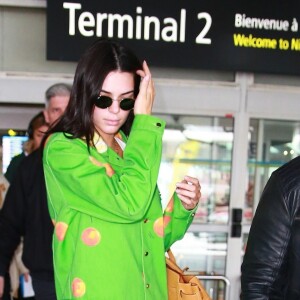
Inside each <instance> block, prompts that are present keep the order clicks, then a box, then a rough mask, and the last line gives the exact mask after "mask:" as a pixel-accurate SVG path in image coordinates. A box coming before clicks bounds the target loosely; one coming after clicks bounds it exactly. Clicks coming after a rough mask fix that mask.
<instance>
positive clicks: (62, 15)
mask: <svg viewBox="0 0 300 300" xmlns="http://www.w3.org/2000/svg"><path fill="white" fill-rule="evenodd" d="M299 22H300V2H299V1H296V0H294V1H283V0H273V1H272V3H270V2H269V1H258V0H256V1H242V0H241V1H237V0H232V1H224V0H202V1H199V0H190V1H170V0H164V1H161V0H160V1H157V0H151V1H149V0H147V1H138V0H127V1H119V0H118V1H116V0H110V1H100V0H98V1H95V0H84V1H83V0H81V1H78V0H74V1H63V0H55V1H53V0H52V1H48V3H47V59H49V60H62V61H77V60H78V59H79V57H80V55H81V54H82V53H83V51H84V49H86V48H87V47H88V46H89V45H90V44H91V43H92V42H93V41H94V40H96V39H98V38H100V37H105V38H110V39H114V40H119V41H121V42H123V43H124V44H126V45H127V46H129V47H131V48H132V49H133V50H134V51H135V52H137V53H138V55H139V57H140V58H141V59H146V60H147V61H148V62H149V64H150V65H152V66H159V67H174V68H187V69H188V68H193V69H206V70H227V71H244V72H263V73H277V74H291V75H300V68H299V66H300V34H299Z"/></svg>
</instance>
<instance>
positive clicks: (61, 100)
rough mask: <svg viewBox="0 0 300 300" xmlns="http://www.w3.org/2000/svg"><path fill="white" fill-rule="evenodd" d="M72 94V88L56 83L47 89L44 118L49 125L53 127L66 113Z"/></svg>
mask: <svg viewBox="0 0 300 300" xmlns="http://www.w3.org/2000/svg"><path fill="white" fill-rule="evenodd" d="M70 93H71V86H70V85H69V84H65V83H56V84H54V85H52V86H50V87H49V88H48V89H47V91H46V93H45V95H46V108H45V110H44V116H45V119H46V122H47V123H48V124H49V125H53V124H54V123H55V122H56V121H57V119H58V118H59V117H60V116H61V115H62V114H63V113H64V111H65V109H66V107H67V105H68V103H69V99H70Z"/></svg>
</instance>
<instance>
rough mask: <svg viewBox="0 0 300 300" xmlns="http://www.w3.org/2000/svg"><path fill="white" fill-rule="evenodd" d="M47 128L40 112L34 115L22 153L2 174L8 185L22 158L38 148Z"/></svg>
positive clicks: (13, 159) (14, 158)
mask: <svg viewBox="0 0 300 300" xmlns="http://www.w3.org/2000/svg"><path fill="white" fill-rule="evenodd" d="M48 128H49V127H48V125H47V123H46V120H45V117H44V113H43V112H42V111H41V112H39V113H38V114H37V115H35V116H34V117H33V118H32V120H31V121H30V122H29V125H28V128H27V135H28V141H27V142H25V143H24V145H23V151H22V153H21V154H19V155H16V156H15V157H13V158H12V160H11V161H10V164H9V165H8V167H7V169H6V172H5V174H4V176H5V177H6V179H7V180H8V181H9V182H10V183H11V182H12V179H13V177H14V175H15V172H16V170H17V168H18V166H19V164H20V163H21V161H22V160H23V158H24V157H25V156H27V155H29V154H30V153H32V152H33V151H34V150H36V149H37V148H39V146H40V144H41V141H42V138H43V137H44V135H45V132H46V131H47V130H48Z"/></svg>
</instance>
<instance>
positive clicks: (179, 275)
mask: <svg viewBox="0 0 300 300" xmlns="http://www.w3.org/2000/svg"><path fill="white" fill-rule="evenodd" d="M167 253H168V256H169V258H168V257H166V264H167V279H168V299H169V300H211V298H210V297H209V296H208V294H207V292H206V291H205V289H204V287H203V285H202V283H201V282H200V280H199V279H198V278H197V277H196V276H194V275H188V274H184V272H185V270H182V269H180V268H179V266H177V264H176V260H175V257H174V255H173V253H172V251H171V250H168V251H167Z"/></svg>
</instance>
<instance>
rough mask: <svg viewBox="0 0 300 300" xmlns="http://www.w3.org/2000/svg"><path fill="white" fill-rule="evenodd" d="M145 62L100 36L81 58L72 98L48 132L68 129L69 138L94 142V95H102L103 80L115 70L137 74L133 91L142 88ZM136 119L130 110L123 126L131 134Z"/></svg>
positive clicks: (135, 92) (136, 93)
mask: <svg viewBox="0 0 300 300" xmlns="http://www.w3.org/2000/svg"><path fill="white" fill-rule="evenodd" d="M140 69H142V64H141V62H140V61H139V59H138V58H137V56H136V55H135V54H134V53H133V52H132V51H131V50H130V49H128V48H126V47H124V46H122V45H120V44H119V43H116V42H113V41H110V40H107V39H99V40H97V41H96V42H95V43H93V44H92V45H91V46H90V47H89V48H88V49H87V50H86V51H85V52H84V54H83V55H82V57H81V58H80V60H79V62H78V65H77V68H76V72H75V77H74V83H73V86H72V90H71V95H70V101H69V104H68V106H67V108H66V111H65V113H64V114H63V116H62V117H61V118H60V120H59V121H58V122H57V123H56V124H55V125H54V127H53V128H52V129H50V131H49V133H53V132H64V133H68V135H67V136H68V137H69V138H82V137H84V138H85V140H86V143H87V146H88V148H89V146H90V145H91V144H92V143H93V136H94V133H95V130H96V129H95V126H94V123H93V119H92V114H93V111H94V107H95V106H94V99H95V98H96V97H98V96H99V92H100V91H101V89H102V85H103V81H104V80H105V78H106V76H107V75H108V74H109V73H110V72H112V71H121V72H129V73H132V74H134V95H135V97H136V96H137V95H138V92H139V84H140V76H138V75H137V74H136V71H137V70H140ZM133 119H134V115H133V110H131V111H130V113H129V115H128V118H127V120H126V122H125V123H124V125H123V126H122V128H121V129H122V130H123V131H124V133H125V134H126V135H129V132H130V129H131V125H132V122H133Z"/></svg>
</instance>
